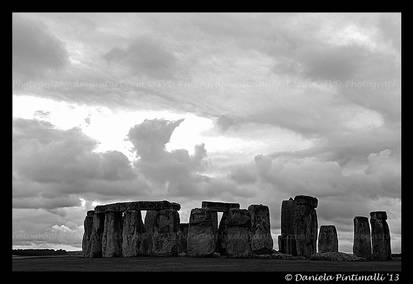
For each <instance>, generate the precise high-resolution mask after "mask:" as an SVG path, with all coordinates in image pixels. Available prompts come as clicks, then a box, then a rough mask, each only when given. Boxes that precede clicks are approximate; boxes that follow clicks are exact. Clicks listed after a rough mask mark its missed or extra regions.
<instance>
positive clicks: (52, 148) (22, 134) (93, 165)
mask: <svg viewBox="0 0 413 284" xmlns="http://www.w3.org/2000/svg"><path fill="white" fill-rule="evenodd" d="M96 146H97V141H95V140H93V139H91V138H90V137H88V136H86V135H85V134H83V132H82V131H81V130H80V129H79V128H72V129H69V130H60V129H57V128H55V127H54V126H53V125H52V124H50V123H49V122H45V121H38V120H28V119H15V120H14V121H13V173H14V180H13V197H14V199H13V206H14V207H16V208H28V207H29V208H48V209H53V208H59V207H70V206H76V205H79V203H80V201H79V194H86V193H88V194H90V193H93V192H95V193H99V194H103V195H105V194H106V195H111V194H121V191H122V189H123V190H124V192H126V193H127V194H131V193H132V192H134V191H135V190H133V191H132V188H133V186H134V185H138V184H141V185H144V182H143V181H141V180H139V179H137V177H136V173H135V172H134V171H133V169H132V167H131V165H130V162H129V160H128V158H127V157H126V156H125V155H124V154H122V153H120V152H117V151H108V152H104V153H97V152H94V150H95V148H96ZM101 183H106V185H105V186H99V184H101ZM114 185H117V186H119V189H120V191H117V192H116V193H114V192H113V188H111V187H112V186H114ZM125 187H126V188H125ZM142 187H143V188H144V186H142ZM62 194H65V195H64V196H62Z"/></svg>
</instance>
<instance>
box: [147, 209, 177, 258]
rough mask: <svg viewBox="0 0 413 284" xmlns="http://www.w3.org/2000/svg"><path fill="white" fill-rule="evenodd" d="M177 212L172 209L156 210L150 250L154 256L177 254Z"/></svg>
mask: <svg viewBox="0 0 413 284" xmlns="http://www.w3.org/2000/svg"><path fill="white" fill-rule="evenodd" d="M179 222H180V220H179V213H178V211H176V210H174V209H164V210H159V211H157V214H156V218H155V224H154V230H153V236H152V238H153V247H152V252H153V255H155V256H176V255H177V254H178V245H179V243H178V242H179V240H178V231H179Z"/></svg>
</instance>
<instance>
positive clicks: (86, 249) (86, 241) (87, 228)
mask: <svg viewBox="0 0 413 284" xmlns="http://www.w3.org/2000/svg"><path fill="white" fill-rule="evenodd" d="M94 213H95V212H94V211H93V210H91V211H88V212H87V214H86V218H85V221H84V222H83V228H84V233H83V239H82V252H83V256H85V257H88V256H89V255H90V249H91V243H90V241H91V236H92V230H93V215H94Z"/></svg>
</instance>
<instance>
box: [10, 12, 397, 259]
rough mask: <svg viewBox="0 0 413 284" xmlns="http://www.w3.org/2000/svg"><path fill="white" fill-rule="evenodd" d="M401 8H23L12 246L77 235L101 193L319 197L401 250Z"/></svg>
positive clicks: (16, 36) (346, 229)
mask: <svg viewBox="0 0 413 284" xmlns="http://www.w3.org/2000/svg"><path fill="white" fill-rule="evenodd" d="M400 20H401V16H400V14H364V13H356V14H349V13H346V14H327V13H323V14H311V13H306V14H273V13H265V14H249V13H242V14H225V13H222V14H215V13H210V14H192V13H189V14H172V13H171V14H169V13H161V14H151V13H148V14H127V13H122V14H110V13H102V14H87V13H82V14H61V13H57V14H54V13H46V14H14V15H13V246H14V247H21V248H26V247H41V248H46V247H50V248H63V249H76V250H79V249H80V247H81V238H82V234H83V220H84V217H85V215H86V211H87V210H90V209H92V208H94V206H96V205H97V204H104V203H109V202H116V201H128V200H169V201H174V202H178V203H180V204H181V206H182V209H181V211H180V218H181V222H188V219H189V212H190V210H191V209H192V208H196V207H200V206H201V201H203V200H212V201H227V202H239V203H240V204H241V208H247V207H248V206H249V205H250V204H260V203H261V204H265V205H268V206H269V207H270V214H271V230H272V235H273V239H274V248H275V249H278V244H277V235H278V234H279V233H280V209H281V208H280V206H281V202H282V200H284V199H288V198H289V197H294V196H295V195H298V194H306V195H310V196H314V197H317V198H318V200H319V207H318V208H317V214H318V220H319V225H329V224H333V225H335V226H336V228H337V231H338V237H339V249H340V250H341V251H345V252H351V251H352V244H353V217H354V216H358V215H361V216H369V212H371V211H376V210H386V211H387V213H388V216H389V219H388V223H389V226H390V231H391V237H392V250H393V252H396V253H397V252H400V246H401V209H400V206H401V162H400V160H401V113H400V109H401V90H400V78H401V75H400V74H401V70H400V66H401V53H400V45H401V43H400V42H401V36H400V31H401V23H400Z"/></svg>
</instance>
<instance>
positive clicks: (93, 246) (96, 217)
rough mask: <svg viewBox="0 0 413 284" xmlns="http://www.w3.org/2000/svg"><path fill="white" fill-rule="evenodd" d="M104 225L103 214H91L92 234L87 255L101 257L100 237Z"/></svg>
mask: <svg viewBox="0 0 413 284" xmlns="http://www.w3.org/2000/svg"><path fill="white" fill-rule="evenodd" d="M104 227H105V214H104V213H97V212H96V211H95V213H94V214H93V226H92V234H91V236H90V253H89V255H88V256H89V257H102V238H103V231H104Z"/></svg>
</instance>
